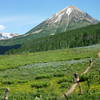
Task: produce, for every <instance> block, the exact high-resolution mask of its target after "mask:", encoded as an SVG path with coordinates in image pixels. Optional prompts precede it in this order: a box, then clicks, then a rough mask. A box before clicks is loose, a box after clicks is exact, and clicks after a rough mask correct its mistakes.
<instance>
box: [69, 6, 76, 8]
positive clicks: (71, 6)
mask: <svg viewBox="0 0 100 100" xmlns="http://www.w3.org/2000/svg"><path fill="white" fill-rule="evenodd" d="M68 8H77V7H75V6H69V7H68Z"/></svg>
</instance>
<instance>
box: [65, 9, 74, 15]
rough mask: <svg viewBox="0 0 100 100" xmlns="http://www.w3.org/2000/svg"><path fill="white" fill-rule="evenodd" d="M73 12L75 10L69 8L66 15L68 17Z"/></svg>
mask: <svg viewBox="0 0 100 100" xmlns="http://www.w3.org/2000/svg"><path fill="white" fill-rule="evenodd" d="M72 11H73V8H68V9H67V11H66V14H68V16H69V15H70V14H71V13H72Z"/></svg>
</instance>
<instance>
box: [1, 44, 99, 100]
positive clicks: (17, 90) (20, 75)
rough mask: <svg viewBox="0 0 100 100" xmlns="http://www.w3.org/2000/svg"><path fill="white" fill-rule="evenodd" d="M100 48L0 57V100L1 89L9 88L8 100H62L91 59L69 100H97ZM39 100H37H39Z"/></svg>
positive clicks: (2, 92) (91, 47)
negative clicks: (90, 65) (37, 99)
mask: <svg viewBox="0 0 100 100" xmlns="http://www.w3.org/2000/svg"><path fill="white" fill-rule="evenodd" d="M99 51H100V45H95V46H90V47H84V48H73V49H63V50H55V51H47V52H37V53H27V54H22V55H5V56H0V99H1V98H2V96H3V95H4V88H10V97H9V100H36V97H37V98H41V99H42V100H65V98H64V97H63V94H64V93H65V92H66V91H67V90H68V89H69V88H70V86H71V85H72V84H73V83H74V80H73V74H74V73H75V72H78V73H79V74H81V73H82V72H83V71H84V70H85V69H86V68H87V67H88V64H89V59H90V58H91V57H92V58H93V59H94V61H95V64H94V65H93V68H92V69H91V70H90V72H89V73H88V74H86V75H85V76H84V78H85V81H84V82H81V86H82V89H83V95H79V89H78V88H77V89H76V90H75V92H74V93H73V94H72V95H71V96H70V97H69V100H99V98H100V59H99V58H97V53H98V52H99ZM39 100H40V99H39Z"/></svg>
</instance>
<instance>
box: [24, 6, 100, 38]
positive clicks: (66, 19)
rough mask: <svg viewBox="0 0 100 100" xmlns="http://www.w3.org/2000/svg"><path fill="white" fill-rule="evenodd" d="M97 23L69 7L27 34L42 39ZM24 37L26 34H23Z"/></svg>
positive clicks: (77, 9)
mask: <svg viewBox="0 0 100 100" xmlns="http://www.w3.org/2000/svg"><path fill="white" fill-rule="evenodd" d="M96 23H98V21H97V20H96V19H94V18H92V17H91V16H90V15H89V14H87V13H85V12H83V11H81V10H80V9H79V8H77V7H74V6H70V7H68V8H65V9H63V10H61V11H60V12H58V13H56V14H55V15H53V16H52V17H51V18H49V19H47V20H45V21H44V22H42V23H41V24H39V25H38V26H36V27H35V28H33V29H32V30H30V31H29V32H28V33H27V35H28V34H35V35H36V34H38V33H40V36H38V37H41V35H42V37H43V36H45V35H54V34H57V33H61V32H65V31H67V30H72V29H76V28H80V27H85V26H87V25H91V24H96ZM25 35H26V34H25Z"/></svg>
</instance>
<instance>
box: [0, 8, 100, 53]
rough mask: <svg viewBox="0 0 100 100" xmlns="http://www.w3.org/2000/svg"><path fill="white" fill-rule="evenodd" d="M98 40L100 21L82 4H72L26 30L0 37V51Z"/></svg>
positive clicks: (55, 47)
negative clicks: (1, 38) (14, 35)
mask: <svg viewBox="0 0 100 100" xmlns="http://www.w3.org/2000/svg"><path fill="white" fill-rule="evenodd" d="M97 43H100V23H99V21H98V20H96V19H94V18H92V17H91V16H90V15H89V14H87V13H85V12H83V11H81V10H80V9H79V8H77V7H74V6H70V7H68V8H65V9H63V10H61V11H60V12H58V13H56V14H55V15H53V16H52V17H51V18H48V19H47V20H45V21H44V22H42V23H40V24H39V25H38V26H36V27H34V28H33V29H32V30H30V31H29V32H27V33H26V34H23V35H20V36H17V37H15V38H11V39H7V40H1V41H0V51H2V52H1V54H2V53H3V54H4V53H6V52H7V53H22V52H37V51H46V50H54V49H62V48H72V47H81V46H87V45H92V44H97ZM6 48H7V49H6ZM16 48H17V49H16ZM3 49H5V51H4V50H3ZM9 50H10V51H9Z"/></svg>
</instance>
